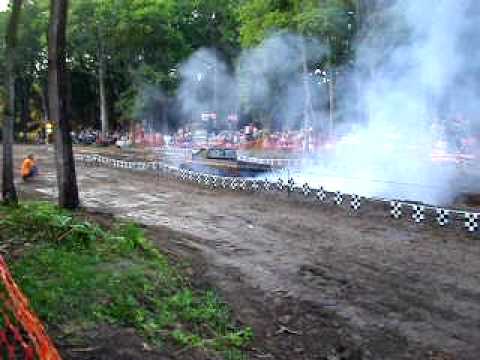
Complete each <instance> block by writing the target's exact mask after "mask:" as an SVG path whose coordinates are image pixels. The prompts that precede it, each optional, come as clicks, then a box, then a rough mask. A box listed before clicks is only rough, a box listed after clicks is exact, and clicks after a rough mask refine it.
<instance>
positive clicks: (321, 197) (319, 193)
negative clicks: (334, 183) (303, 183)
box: [316, 187, 327, 201]
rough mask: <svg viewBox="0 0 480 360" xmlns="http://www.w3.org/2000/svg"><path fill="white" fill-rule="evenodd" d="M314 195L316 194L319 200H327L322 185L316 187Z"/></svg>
mask: <svg viewBox="0 0 480 360" xmlns="http://www.w3.org/2000/svg"><path fill="white" fill-rule="evenodd" d="M316 196H317V200H319V201H325V200H327V193H326V192H325V190H323V187H321V188H320V189H318V191H317V194H316Z"/></svg>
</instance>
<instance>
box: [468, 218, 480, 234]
mask: <svg viewBox="0 0 480 360" xmlns="http://www.w3.org/2000/svg"><path fill="white" fill-rule="evenodd" d="M479 215H480V214H476V213H465V228H466V229H467V230H468V231H470V232H475V231H477V230H478V217H479Z"/></svg>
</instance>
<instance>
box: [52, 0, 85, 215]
mask: <svg viewBox="0 0 480 360" xmlns="http://www.w3.org/2000/svg"><path fill="white" fill-rule="evenodd" d="M67 9H68V0H51V5H50V26H49V32H48V36H49V38H48V100H49V111H50V116H51V120H52V121H53V122H54V123H55V124H56V134H55V161H56V165H57V183H58V201H59V205H60V206H61V207H64V208H68V209H74V208H77V207H78V205H79V199H78V187H77V178H76V174H75V161H74V158H73V150H72V138H71V136H70V131H71V130H70V122H69V119H68V113H67V94H66V91H67V88H68V87H67V84H66V61H65V42H66V25H67Z"/></svg>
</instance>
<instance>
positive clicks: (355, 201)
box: [350, 194, 362, 211]
mask: <svg viewBox="0 0 480 360" xmlns="http://www.w3.org/2000/svg"><path fill="white" fill-rule="evenodd" d="M361 205H362V198H361V196H358V195H355V194H354V195H352V198H351V199H350V206H351V208H352V209H353V210H354V211H357V210H358V209H360V206H361Z"/></svg>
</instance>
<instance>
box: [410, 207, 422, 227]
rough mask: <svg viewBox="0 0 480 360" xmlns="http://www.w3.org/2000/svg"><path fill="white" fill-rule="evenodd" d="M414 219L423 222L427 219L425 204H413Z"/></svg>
mask: <svg viewBox="0 0 480 360" xmlns="http://www.w3.org/2000/svg"><path fill="white" fill-rule="evenodd" d="M412 219H413V220H414V221H415V222H416V223H417V224H419V223H421V222H422V221H423V220H425V206H423V205H412Z"/></svg>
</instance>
